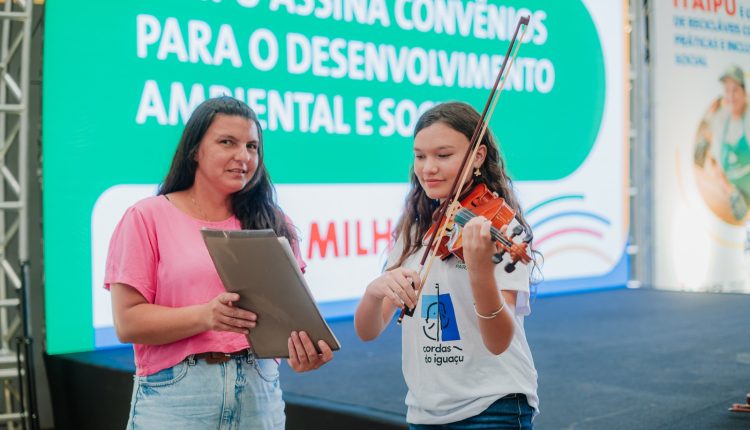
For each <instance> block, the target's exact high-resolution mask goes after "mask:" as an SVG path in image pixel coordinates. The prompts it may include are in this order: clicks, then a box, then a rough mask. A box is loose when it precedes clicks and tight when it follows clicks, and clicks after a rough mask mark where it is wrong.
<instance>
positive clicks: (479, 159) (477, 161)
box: [471, 145, 487, 169]
mask: <svg viewBox="0 0 750 430" xmlns="http://www.w3.org/2000/svg"><path fill="white" fill-rule="evenodd" d="M485 158H487V147H486V146H484V145H479V148H477V155H476V157H474V162H473V163H471V165H472V166H474V168H475V169H478V168H480V167H481V166H482V164H483V163H484V159H485Z"/></svg>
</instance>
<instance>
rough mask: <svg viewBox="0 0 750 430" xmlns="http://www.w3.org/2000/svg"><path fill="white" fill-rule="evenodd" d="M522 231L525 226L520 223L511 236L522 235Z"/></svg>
mask: <svg viewBox="0 0 750 430" xmlns="http://www.w3.org/2000/svg"><path fill="white" fill-rule="evenodd" d="M521 233H523V227H522V226H520V225H517V226H515V227H513V235H512V236H511V237H510V238H511V239H513V238H514V237H516V236H518V235H520V234H521Z"/></svg>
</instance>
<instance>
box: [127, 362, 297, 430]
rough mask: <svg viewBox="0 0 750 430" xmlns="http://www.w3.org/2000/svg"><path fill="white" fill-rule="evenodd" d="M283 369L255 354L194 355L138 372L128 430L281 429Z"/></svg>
mask: <svg viewBox="0 0 750 430" xmlns="http://www.w3.org/2000/svg"><path fill="white" fill-rule="evenodd" d="M285 421H286V416H285V415H284V401H283V400H282V399H281V387H280V386H279V369H278V364H277V363H276V361H274V360H258V359H256V358H255V357H254V356H253V355H252V354H248V355H247V357H235V358H232V359H230V360H229V361H227V362H226V363H219V364H207V363H206V362H205V360H194V359H193V358H192V356H191V357H188V358H187V359H185V360H183V361H182V362H181V363H179V364H177V365H175V366H174V367H170V368H168V369H164V370H162V371H160V372H157V373H155V374H153V375H149V376H135V382H134V384H133V397H132V400H131V403H130V419H129V420H128V427H127V428H128V430H162V429H174V430H177V429H179V430H193V429H195V430H206V429H217V430H235V429H240V428H241V429H264V430H271V429H272V430H282V429H283V428H284V424H285Z"/></svg>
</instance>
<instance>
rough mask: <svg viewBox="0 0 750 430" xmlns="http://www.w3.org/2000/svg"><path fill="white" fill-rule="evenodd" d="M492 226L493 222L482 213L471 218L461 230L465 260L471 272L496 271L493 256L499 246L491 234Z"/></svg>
mask: <svg viewBox="0 0 750 430" xmlns="http://www.w3.org/2000/svg"><path fill="white" fill-rule="evenodd" d="M491 226H492V223H491V222H490V221H489V220H488V219H487V218H485V217H483V216H481V215H480V216H477V217H474V218H472V219H471V220H469V222H467V223H466V225H465V226H464V227H463V230H462V231H461V241H462V245H463V252H464V262H465V263H466V268H467V269H468V270H469V271H470V272H471V271H474V270H480V271H485V270H489V271H490V272H492V271H494V263H492V256H493V255H494V254H495V253H496V252H497V246H496V245H495V242H494V241H493V240H492V235H491V234H490V227H491Z"/></svg>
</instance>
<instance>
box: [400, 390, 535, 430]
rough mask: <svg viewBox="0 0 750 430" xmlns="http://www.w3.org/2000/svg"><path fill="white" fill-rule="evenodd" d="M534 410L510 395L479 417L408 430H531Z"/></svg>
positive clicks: (410, 425)
mask: <svg viewBox="0 0 750 430" xmlns="http://www.w3.org/2000/svg"><path fill="white" fill-rule="evenodd" d="M533 418H534V409H533V408H532V407H531V406H529V403H528V402H527V401H526V396H525V395H523V394H510V395H508V396H505V397H503V398H501V399H498V400H497V401H495V403H493V404H491V405H490V407H489V408H487V409H485V411H484V412H482V413H481V414H479V415H476V416H473V417H470V418H466V419H465V420H461V421H458V422H455V423H451V424H440V425H425V424H409V430H475V429H487V430H489V429H492V430H499V429H518V430H531V429H532V428H533V425H532V423H531V421H532V419H533Z"/></svg>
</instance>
